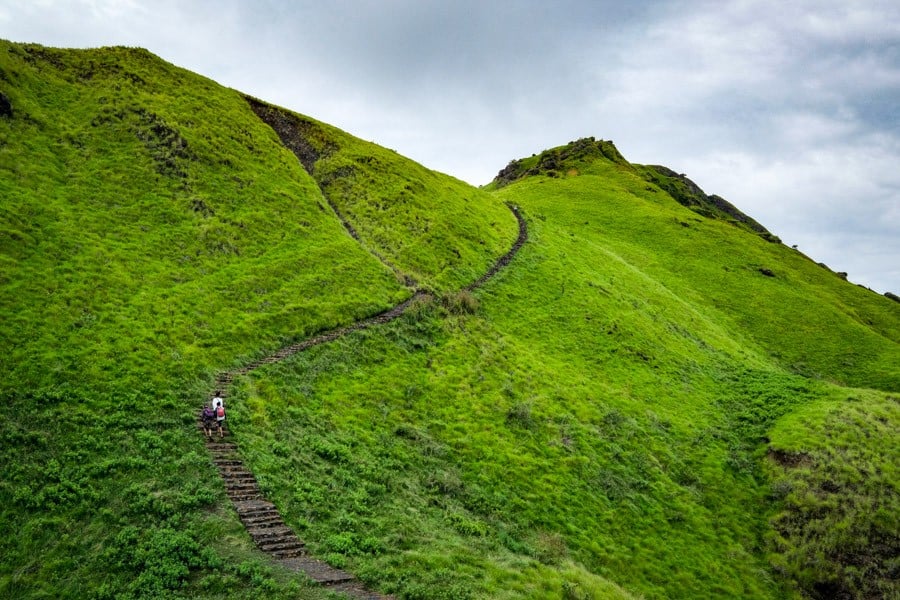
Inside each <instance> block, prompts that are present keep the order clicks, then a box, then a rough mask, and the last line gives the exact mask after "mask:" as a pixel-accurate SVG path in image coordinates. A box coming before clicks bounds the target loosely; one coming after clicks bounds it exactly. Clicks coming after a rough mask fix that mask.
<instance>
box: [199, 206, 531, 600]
mask: <svg viewBox="0 0 900 600" xmlns="http://www.w3.org/2000/svg"><path fill="white" fill-rule="evenodd" d="M512 211H513V214H514V215H515V216H516V219H517V221H518V223H519V236H518V238H517V239H516V241H515V243H514V244H513V246H512V248H511V249H510V250H509V251H508V252H507V253H506V254H504V255H503V256H502V257H501V258H500V259H498V260H497V262H496V263H495V264H494V266H493V267H491V269H489V270H488V271H487V272H486V273H485V274H484V275H482V276H481V277H480V278H479V279H478V280H477V281H476V282H474V283H472V284H470V285H469V286H467V287H466V291H472V290H474V289H477V288H479V287H481V286H482V285H483V284H484V283H486V282H487V281H488V280H490V279H491V278H492V277H493V276H494V275H496V274H497V273H498V272H499V270H500V269H501V268H503V267H505V266H506V265H508V264H509V262H510V261H511V260H512V259H513V257H514V256H515V255H516V253H517V252H518V251H519V250H520V249H521V247H522V246H523V245H524V244H525V242H526V241H527V239H528V230H527V227H526V225H525V220H524V219H523V218H522V217H521V216H520V215H519V213H518V211H517V210H516V209H515V208H513V209H512ZM430 299H431V297H430V296H429V295H428V294H426V293H424V292H417V293H416V294H415V295H414V296H413V297H412V298H411V299H410V300H407V301H405V302H402V303H401V304H398V305H397V306H395V307H394V308H392V309H391V310H389V311H386V312H384V313H383V314H381V315H378V316H376V317H373V318H371V319H366V320H364V321H359V322H357V323H354V324H352V325H350V326H347V327H344V328H342V329H338V330H335V331H331V332H327V333H324V334H321V335H318V336H315V337H313V338H310V339H308V340H304V341H303V342H300V343H297V344H292V345H290V346H286V347H284V348H282V349H280V350H278V351H277V352H275V353H273V354H271V355H270V356H267V357H265V358H263V359H260V360H256V361H253V362H252V363H250V364H248V365H246V366H244V367H241V368H239V369H236V370H234V371H229V372H227V373H224V374H222V375H220V376H219V377H217V379H216V385H215V388H216V390H215V394H216V395H217V396H219V397H221V398H223V399H224V398H227V397H228V390H229V388H230V387H231V385H232V383H233V380H234V378H235V377H236V376H243V375H247V374H248V373H251V372H252V371H255V370H256V369H258V368H260V367H264V366H266V365H271V364H275V363H277V362H279V361H282V360H284V359H286V358H289V357H291V356H293V355H294V354H296V353H298V352H302V351H304V350H307V349H309V348H313V347H315V346H318V345H320V344H324V343H328V342H332V341H335V340H337V339H340V338H341V337H343V336H345V335H348V334H350V333H353V332H355V331H360V330H363V329H366V328H368V327H372V326H376V325H384V324H386V323H390V322H391V321H393V320H394V319H396V318H398V317H399V316H401V315H402V314H403V313H404V312H406V311H407V310H408V309H409V308H410V307H411V306H412V305H413V303H414V302H426V301H429V300H430ZM208 401H209V400H205V401H204V404H205V403H206V402H208ZM198 427H199V428H200V429H201V431H202V430H203V424H202V423H200V422H198ZM206 447H207V450H209V452H210V453H211V454H212V455H213V458H214V462H215V464H216V467H217V468H218V470H219V474H220V476H221V477H222V479H223V481H224V482H225V488H226V491H227V493H228V497H229V498H230V499H231V501H232V502H233V503H234V505H235V508H236V510H237V513H238V516H239V517H240V519H241V522H242V523H243V524H244V527H245V528H246V529H247V532H248V533H249V534H250V537H251V538H253V541H254V542H255V543H256V545H257V547H258V548H259V549H260V550H262V551H263V552H266V553H267V554H269V555H270V556H272V558H273V559H275V560H278V561H281V562H282V563H283V564H284V565H285V566H286V567H287V568H289V569H291V570H295V571H300V572H302V573H304V574H305V575H306V576H307V577H309V578H310V579H311V580H313V581H315V582H316V583H319V584H322V585H324V586H327V587H328V589H330V590H335V591H342V592H344V593H346V594H348V595H350V596H352V597H354V598H363V599H372V600H377V599H379V598H387V597H385V596H382V595H380V594H378V593H376V592H373V591H371V590H369V589H367V588H366V587H365V586H362V585H360V584H358V583H357V582H356V580H355V579H354V577H353V576H352V575H350V574H349V573H347V572H345V571H342V570H341V569H336V568H334V567H332V566H330V565H328V564H327V563H323V562H321V561H319V560H316V559H315V558H312V557H310V556H308V555H307V552H306V549H305V544H304V543H303V542H302V541H301V540H300V539H299V538H298V537H297V536H296V534H295V533H294V531H293V530H292V529H291V528H289V527H287V526H286V525H285V523H284V521H283V519H282V517H281V514H280V513H279V511H278V509H277V508H276V507H275V505H273V504H271V503H270V502H268V501H266V500H265V498H264V497H263V494H262V492H261V490H260V488H259V485H258V484H257V482H256V478H255V477H254V476H253V474H252V473H251V472H250V471H249V470H247V469H246V467H245V466H244V464H243V462H242V461H241V459H240V456H239V453H238V448H237V446H236V445H235V444H234V443H232V442H230V441H228V442H225V441H223V440H222V439H221V432H220V433H219V434H218V435H213V436H212V437H207V439H206Z"/></svg>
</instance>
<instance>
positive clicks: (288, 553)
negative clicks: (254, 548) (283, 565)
mask: <svg viewBox="0 0 900 600" xmlns="http://www.w3.org/2000/svg"><path fill="white" fill-rule="evenodd" d="M269 554H271V555H272V556H274V557H275V558H278V559H284V558H293V557H299V556H303V555H304V554H306V548H302V547H301V548H294V549H293V550H276V551H275V552H269Z"/></svg>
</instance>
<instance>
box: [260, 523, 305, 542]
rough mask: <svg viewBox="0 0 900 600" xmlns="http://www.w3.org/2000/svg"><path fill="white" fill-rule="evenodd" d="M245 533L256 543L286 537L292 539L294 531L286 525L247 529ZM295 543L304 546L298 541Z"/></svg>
mask: <svg viewBox="0 0 900 600" xmlns="http://www.w3.org/2000/svg"><path fill="white" fill-rule="evenodd" d="M247 532H248V533H249V534H250V537H252V538H253V539H254V540H255V541H257V542H259V541H261V540H271V539H282V538H287V537H288V536H291V537H292V536H293V535H294V531H293V530H292V529H291V528H290V527H287V526H286V525H276V526H273V527H248V528H247ZM295 539H296V538H295ZM297 541H298V542H300V545H301V546H303V545H305V544H304V543H303V542H301V541H300V540H297Z"/></svg>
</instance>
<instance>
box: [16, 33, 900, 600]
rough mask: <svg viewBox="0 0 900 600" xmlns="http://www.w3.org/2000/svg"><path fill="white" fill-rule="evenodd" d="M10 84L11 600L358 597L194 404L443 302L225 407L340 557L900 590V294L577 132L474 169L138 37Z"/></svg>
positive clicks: (445, 572) (618, 593)
mask: <svg viewBox="0 0 900 600" xmlns="http://www.w3.org/2000/svg"><path fill="white" fill-rule="evenodd" d="M0 93H2V94H3V98H5V100H6V101H7V104H8V106H9V111H7V112H8V114H6V115H4V116H0V193H2V197H3V198H4V200H3V204H2V210H0V257H2V258H0V260H2V265H3V268H2V270H0V282H2V285H0V307H2V311H3V312H2V314H3V319H2V320H0V331H2V336H0V340H2V348H0V350H2V358H0V382H2V383H0V394H2V402H0V454H2V456H0V458H2V461H3V463H4V465H5V467H4V470H3V476H2V479H0V540H2V541H0V596H3V597H27V598H37V597H70V598H84V597H95V598H131V597H134V598H146V597H201V598H207V597H208V598H217V597H229V598H231V597H248V598H251V597H254V598H255V597H260V596H264V597H272V598H279V597H283V598H288V597H290V598H325V597H328V594H329V592H327V591H326V590H323V589H320V588H319V587H317V586H315V585H312V584H311V583H310V582H309V581H308V580H306V579H304V578H303V577H301V576H299V575H297V574H295V573H292V572H290V571H289V570H286V569H284V568H283V567H281V566H279V565H278V564H276V563H273V562H272V561H271V560H270V559H269V558H268V556H267V555H265V554H264V553H262V552H260V551H259V550H257V549H256V548H255V547H254V546H253V543H252V541H251V539H250V537H249V536H248V534H247V533H246V531H245V530H244V529H243V527H242V525H241V523H240V521H239V520H238V519H237V515H236V513H235V511H234V509H233V507H232V506H231V504H230V502H229V500H228V499H227V497H226V495H225V491H224V489H223V485H222V482H221V480H220V479H219V477H218V475H217V472H216V470H215V468H214V466H213V464H212V462H211V460H210V457H209V454H208V453H207V451H206V449H205V448H204V445H203V439H202V436H201V435H199V434H198V433H197V431H196V425H195V419H196V414H195V413H196V408H197V406H198V405H199V403H200V402H202V401H203V399H204V398H206V397H207V396H208V394H209V393H210V391H211V387H212V386H213V385H214V383H213V382H214V380H215V379H216V374H217V373H221V372H224V371H228V370H233V369H235V368H237V367H240V366H241V365H246V364H249V363H250V362H251V361H256V360H258V359H260V358H261V357H265V356H269V355H271V354H272V353H273V352H274V351H275V350H277V349H278V348H282V347H284V346H286V345H288V344H292V343H295V342H298V341H302V340H305V339H308V338H310V337H311V336H313V335H315V334H317V333H318V332H322V331H326V330H332V329H334V328H337V327H343V326H346V325H349V324H352V323H354V322H358V321H360V320H362V319H365V318H368V317H371V316H373V315H376V314H379V313H381V312H383V311H385V310H387V309H388V308H390V307H392V306H395V305H397V304H398V303H400V302H402V301H404V300H406V299H408V298H410V297H411V296H412V295H413V294H414V293H415V292H416V291H420V290H425V291H428V292H430V293H429V295H426V296H421V298H420V299H419V300H417V301H415V302H414V303H413V305H412V307H411V308H410V309H408V310H406V312H404V313H403V314H402V315H401V316H400V317H399V318H398V319H396V320H393V321H391V322H390V323H387V324H384V325H380V326H377V327H370V328H367V329H365V330H361V331H356V332H353V333H349V334H347V335H344V336H342V337H340V338H339V339H337V340H336V341H333V342H331V343H327V344H321V345H317V346H314V347H312V348H310V349H308V350H306V351H304V352H301V353H298V354H295V355H292V356H290V357H288V358H285V359H284V360H281V361H279V362H277V363H275V364H272V365H268V366H263V367H260V368H257V369H255V370H253V371H252V372H251V373H249V374H247V375H245V376H241V377H238V378H237V379H236V381H235V385H234V388H233V390H232V391H231V394H230V396H229V424H230V430H231V435H232V438H233V439H234V441H236V442H237V444H238V446H239V448H240V454H241V457H242V460H243V462H244V464H245V465H246V466H247V467H249V468H250V469H251V470H252V471H253V473H254V474H255V475H256V478H257V480H258V481H259V484H260V487H261V488H262V490H263V491H264V492H265V494H266V497H267V498H269V499H270V500H272V501H273V502H274V503H275V504H276V505H277V506H278V507H279V509H280V511H281V513H282V515H283V517H284V520H285V522H286V523H287V524H288V525H290V526H291V528H293V529H294V530H295V531H296V532H297V533H298V534H299V535H300V536H301V537H302V538H303V539H304V540H305V541H306V543H307V546H308V548H309V549H310V551H311V552H312V553H313V554H314V555H315V556H317V557H319V558H321V559H323V560H325V561H327V562H328V563H330V564H332V565H334V566H336V567H339V568H343V569H347V570H349V571H351V572H353V573H354V574H355V575H356V576H357V577H358V578H359V579H360V580H362V581H363V582H365V583H366V585H367V586H369V587H370V588H371V589H377V590H380V591H382V592H384V593H390V594H393V595H394V596H395V597H397V598H410V599H411V598H510V599H511V598H631V597H645V598H696V597H720V598H734V597H752V598H782V597H813V598H819V597H835V596H841V595H843V596H844V597H860V598H862V597H888V598H890V597H897V596H898V594H900V590H898V587H897V573H898V569H900V564H898V559H897V557H898V556H900V545H898V542H897V540H898V539H900V523H898V517H897V515H898V514H900V500H898V498H900V496H898V493H897V492H898V489H897V487H898V482H900V477H898V462H900V459H898V456H897V453H896V452H892V451H890V449H892V448H894V447H896V445H897V433H896V432H897V431H898V426H900V404H898V399H897V396H898V395H900V306H898V304H897V303H896V302H893V301H892V300H890V299H888V298H886V297H883V296H879V295H876V294H874V293H872V292H870V291H868V290H865V289H863V288H860V287H858V286H854V285H852V284H850V283H848V282H846V281H844V280H843V279H841V278H840V277H838V276H837V275H835V274H834V273H831V272H830V271H828V270H827V269H824V268H822V267H821V266H819V265H816V264H815V263H813V262H812V261H810V260H809V259H807V258H806V257H804V256H803V255H802V254H799V253H797V252H796V251H794V250H791V249H789V248H787V247H785V246H783V245H781V244H780V243H777V241H774V240H773V238H772V236H771V234H768V232H766V231H765V229H764V228H762V226H759V224H757V223H756V222H755V221H753V220H752V219H750V218H749V217H746V215H743V214H742V213H740V211H738V210H737V209H735V208H734V207H732V206H731V205H730V204H728V203H727V202H725V201H724V200H722V199H719V198H718V197H716V196H707V195H706V194H705V193H703V192H702V190H700V189H699V187H697V186H696V185H695V184H693V183H692V182H689V181H687V180H684V179H682V178H680V177H679V176H677V174H675V173H673V172H671V171H668V170H667V169H665V168H662V167H647V166H640V165H632V164H631V163H629V162H628V161H627V160H626V159H625V158H624V157H622V156H621V154H620V153H619V152H618V151H617V150H616V149H615V147H614V146H613V145H612V143H611V142H603V141H600V142H597V141H595V140H593V139H585V140H579V141H577V142H573V143H572V144H569V145H567V146H564V147H560V148H556V149H551V150H548V151H545V152H544V153H542V154H541V155H538V156H535V157H532V158H530V159H522V160H519V161H513V163H511V164H510V166H508V167H507V168H506V169H504V170H503V171H501V174H500V176H498V179H497V180H496V181H495V182H494V183H493V184H491V185H489V186H486V187H485V188H483V189H476V188H473V187H471V186H468V185H466V184H464V183H462V182H460V181H458V180H455V179H453V178H451V177H448V176H446V175H442V174H439V173H436V172H433V171H430V170H428V169H427V168H425V167H423V166H421V165H418V164H415V163H414V162H412V161H409V160H407V159H405V158H403V157H401V156H399V155H397V154H396V153H394V152H392V151H390V150H386V149H384V148H380V147H378V146H377V145H374V144H371V143H367V142H364V141H362V140H359V139H357V138H354V137H353V136H351V135H349V134H347V133H344V132H342V131H339V130H337V129H335V128H333V127H331V126H329V125H327V124H324V123H320V122H318V121H316V120H315V119H313V118H310V117H307V116H303V115H299V114H296V113H293V112H290V111H287V110H285V109H281V108H278V107H274V106H271V105H269V104H266V103H265V102H263V101H260V100H257V99H253V98H247V97H245V96H244V95H243V94H241V93H240V92H238V91H236V90H230V89H227V88H223V87H221V86H219V85H217V84H216V83H214V82H212V81H209V80H208V79H204V78H202V77H200V76H197V75H195V74H192V73H189V72H187V71H184V70H182V69H179V68H177V67H174V66H172V65H169V64H167V63H165V62H163V61H161V60H159V59H158V58H156V57H154V56H153V55H151V54H149V53H147V52H146V51H143V50H139V49H129V48H104V49H99V50H79V51H74V50H56V49H50V48H44V47H40V46H34V45H22V44H12V43H8V42H0ZM720 200H721V202H720ZM505 204H510V205H515V206H517V207H519V210H520V212H521V213H522V214H523V215H524V216H525V219H526V221H527V225H528V242H527V243H526V244H525V245H524V246H523V247H522V249H521V250H520V251H519V252H518V254H516V256H515V257H514V258H513V259H512V262H511V263H510V264H509V265H508V266H506V267H505V268H504V269H502V270H500V271H499V272H498V273H497V275H496V276H495V277H493V278H492V279H490V280H488V281H487V282H486V283H485V284H484V285H483V286H482V287H481V288H479V289H477V290H475V291H473V292H470V291H466V290H465V288H467V286H469V285H470V284H471V283H472V282H474V281H476V280H478V279H479V277H480V276H481V275H482V274H483V273H484V272H485V271H487V270H488V269H489V268H490V267H491V265H493V264H494V263H495V261H497V259H498V258H499V257H500V256H502V255H503V254H504V253H505V252H507V251H508V250H509V248H510V245H511V244H512V243H513V241H514V240H515V238H516V234H517V224H516V219H515V218H514V217H513V215H512V214H511V213H510V211H509V210H508V208H507V207H506V206H504V205H505ZM729 207H730V208H729ZM461 290H462V291H461Z"/></svg>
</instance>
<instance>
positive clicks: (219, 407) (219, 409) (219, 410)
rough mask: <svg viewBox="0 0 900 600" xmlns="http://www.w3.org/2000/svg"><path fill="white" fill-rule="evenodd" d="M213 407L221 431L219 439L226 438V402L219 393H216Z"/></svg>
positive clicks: (217, 425)
mask: <svg viewBox="0 0 900 600" xmlns="http://www.w3.org/2000/svg"><path fill="white" fill-rule="evenodd" d="M212 405H213V407H214V410H215V414H216V427H218V429H219V437H220V438H221V437H225V402H224V401H223V400H222V397H221V396H220V395H219V392H216V397H215V398H213V401H212Z"/></svg>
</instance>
